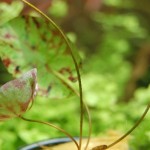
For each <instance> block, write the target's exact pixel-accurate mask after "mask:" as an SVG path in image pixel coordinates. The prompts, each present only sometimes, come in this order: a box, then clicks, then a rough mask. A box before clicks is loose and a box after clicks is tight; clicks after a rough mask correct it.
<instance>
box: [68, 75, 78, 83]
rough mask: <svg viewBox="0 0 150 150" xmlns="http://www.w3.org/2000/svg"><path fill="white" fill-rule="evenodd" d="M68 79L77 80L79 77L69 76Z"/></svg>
mask: <svg viewBox="0 0 150 150" xmlns="http://www.w3.org/2000/svg"><path fill="white" fill-rule="evenodd" d="M68 79H69V80H70V81H72V82H76V81H77V78H75V77H73V76H69V77H68Z"/></svg>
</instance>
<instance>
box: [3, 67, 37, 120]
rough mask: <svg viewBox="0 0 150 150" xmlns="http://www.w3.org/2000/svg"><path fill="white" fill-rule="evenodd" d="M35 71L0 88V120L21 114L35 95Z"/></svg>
mask: <svg viewBox="0 0 150 150" xmlns="http://www.w3.org/2000/svg"><path fill="white" fill-rule="evenodd" d="M36 72H37V70H36V69H32V70H30V71H28V72H27V73H25V74H23V75H22V76H21V77H20V78H18V79H15V80H12V81H10V82H7V83H6V84H4V85H3V86H1V87H0V120H5V119H8V118H12V117H17V116H19V115H21V114H23V113H24V112H25V111H26V110H27V108H28V106H29V104H30V102H31V101H32V100H33V98H34V96H35V94H36V87H37V86H36Z"/></svg>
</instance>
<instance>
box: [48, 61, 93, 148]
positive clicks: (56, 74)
mask: <svg viewBox="0 0 150 150" xmlns="http://www.w3.org/2000/svg"><path fill="white" fill-rule="evenodd" d="M45 67H46V69H47V71H49V72H50V73H51V74H53V75H54V76H55V77H57V78H58V79H59V80H60V81H61V82H62V83H63V84H64V85H65V86H66V87H67V88H69V89H70V90H71V91H72V92H73V93H75V94H76V95H77V96H80V94H79V92H78V91H76V90H75V89H74V88H73V87H72V86H71V85H70V84H69V83H68V82H67V81H66V80H64V79H63V78H62V76H61V75H60V74H59V73H57V72H56V71H54V70H52V69H51V68H50V67H49V66H48V65H47V64H46V65H45ZM84 107H85V110H86V113H87V116H88V125H89V131H88V138H87V142H86V145H85V148H84V150H86V149H87V148H88V145H89V143H90V138H91V132H92V121H91V115H90V112H89V108H88V106H87V105H86V103H84Z"/></svg>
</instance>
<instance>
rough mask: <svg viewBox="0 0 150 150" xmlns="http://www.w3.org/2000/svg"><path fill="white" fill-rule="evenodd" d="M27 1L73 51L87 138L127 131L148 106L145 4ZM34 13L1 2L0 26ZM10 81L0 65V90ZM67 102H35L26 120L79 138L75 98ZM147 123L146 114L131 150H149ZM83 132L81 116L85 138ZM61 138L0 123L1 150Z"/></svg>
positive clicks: (149, 48)
mask: <svg viewBox="0 0 150 150" xmlns="http://www.w3.org/2000/svg"><path fill="white" fill-rule="evenodd" d="M29 2H31V3H33V4H34V5H35V6H36V7H38V8H39V9H40V10H42V11H44V13H46V14H47V15H48V16H50V17H51V18H52V19H53V20H54V21H55V22H56V23H57V24H58V25H59V26H60V27H61V28H62V29H63V31H64V32H65V33H66V35H67V36H68V37H69V38H70V40H71V41H72V42H73V43H74V44H75V45H76V47H77V48H78V52H79V54H80V56H81V58H82V69H81V74H82V82H83V91H84V98H85V100H86V103H87V105H88V106H89V108H90V113H91V116H92V126H93V127H92V136H93V137H94V136H100V135H105V133H106V132H107V131H109V130H115V131H121V132H122V133H124V132H125V131H127V130H128V129H129V128H130V127H131V126H132V125H133V124H134V123H135V122H136V120H137V119H138V118H139V117H140V115H141V114H142V113H143V111H144V109H145V108H146V105H147V104H148V103H149V102H150V86H149V83H150V36H149V35H150V1H149V0H142V1H141V0H126V1H124V0H76V1H72V0H44V1H43V0H38V1H37V0H29ZM34 13H35V12H34V11H33V9H31V8H29V7H28V6H26V5H24V4H23V3H22V2H20V1H14V0H1V1H0V25H2V24H4V23H5V22H7V21H8V20H10V19H12V18H14V17H16V16H18V15H20V14H26V15H27V14H34ZM11 79H12V75H11V74H10V73H8V71H7V69H6V68H5V67H4V65H3V63H2V61H0V85H2V84H4V83H5V82H7V81H9V80H11ZM68 99H69V100H66V99H62V100H59V101H57V100H47V98H46V97H37V99H36V103H35V106H34V107H33V108H32V109H31V110H30V111H29V112H28V114H27V116H28V117H29V118H39V119H40V120H45V121H50V122H52V123H54V124H56V125H59V126H61V127H62V128H64V129H65V130H67V131H68V132H69V133H71V134H72V135H74V136H78V135H79V127H77V126H76V124H75V123H74V122H79V103H78V100H76V98H75V97H69V98H68ZM63 106H64V107H63ZM66 107H67V108H66ZM43 110H45V111H43ZM58 110H60V111H59V112H58ZM149 124H150V114H148V115H147V116H146V118H145V120H144V121H143V123H142V124H141V125H140V126H139V127H138V128H137V129H136V130H135V131H134V133H133V134H132V135H131V139H130V147H131V148H132V150H141V149H145V150H148V149H149V147H150V126H149ZM87 131H88V123H87V117H85V123H84V135H85V136H86V135H87ZM63 136H64V135H63V134H61V133H60V132H58V131H56V130H54V129H50V128H48V127H45V126H42V125H38V124H34V123H28V122H24V121H22V120H19V119H12V120H8V121H6V122H0V149H2V150H8V149H10V148H11V150H15V149H16V148H17V147H20V146H22V145H26V144H29V143H32V142H34V141H38V140H43V139H48V138H54V137H63Z"/></svg>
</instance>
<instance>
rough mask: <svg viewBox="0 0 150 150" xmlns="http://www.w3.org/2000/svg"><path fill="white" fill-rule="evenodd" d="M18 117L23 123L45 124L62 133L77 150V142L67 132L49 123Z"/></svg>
mask: <svg viewBox="0 0 150 150" xmlns="http://www.w3.org/2000/svg"><path fill="white" fill-rule="evenodd" d="M18 117H19V118H20V119H22V120H24V121H28V122H35V123H40V124H45V125H48V126H51V127H53V128H55V129H57V130H59V131H61V132H63V133H64V134H65V135H66V136H68V137H69V138H70V139H71V140H72V141H73V142H74V143H75V145H76V147H77V149H78V150H79V145H78V143H77V141H76V140H75V139H74V138H73V137H72V136H71V135H70V134H69V133H68V132H66V131H65V130H63V129H61V128H59V127H57V126H55V125H53V124H51V123H49V122H44V121H39V120H32V119H27V118H24V117H22V116H18Z"/></svg>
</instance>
